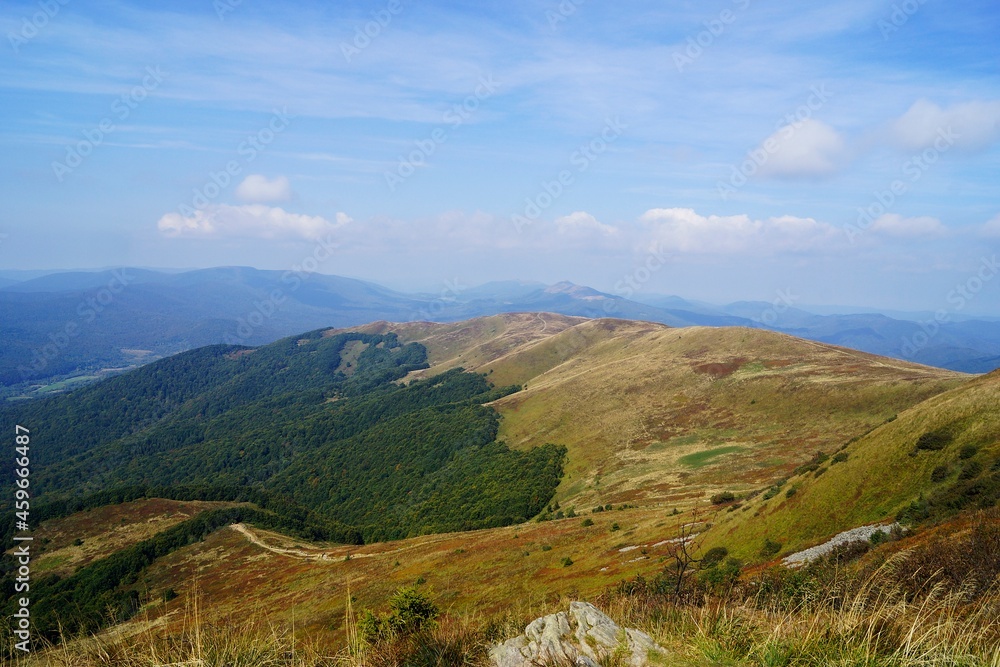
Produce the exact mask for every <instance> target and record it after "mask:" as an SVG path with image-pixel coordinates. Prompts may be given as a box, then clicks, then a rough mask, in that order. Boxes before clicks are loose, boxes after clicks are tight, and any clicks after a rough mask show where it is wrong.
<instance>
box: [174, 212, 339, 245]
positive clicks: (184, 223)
mask: <svg viewBox="0 0 1000 667" xmlns="http://www.w3.org/2000/svg"><path fill="white" fill-rule="evenodd" d="M351 222H353V220H351V218H350V217H349V216H348V215H347V214H346V213H337V218H336V221H335V222H331V221H329V220H327V219H326V218H323V217H321V216H310V215H302V214H299V213H290V212H288V211H286V210H284V209H282V208H278V207H272V206H264V205H262V204H247V205H244V206H230V205H228V204H213V205H210V206H206V207H205V208H202V209H198V210H196V211H194V213H193V214H192V215H186V216H185V215H181V214H180V213H167V214H166V215H164V216H163V217H161V218H160V219H159V221H158V222H157V223H156V226H157V228H158V229H159V230H160V232H161V233H163V234H164V235H165V236H170V237H188V238H259V239H271V240H306V241H314V240H317V239H320V238H322V237H323V236H324V235H326V234H328V233H330V232H332V231H334V230H336V229H339V228H341V227H343V226H345V225H348V224H350V223H351Z"/></svg>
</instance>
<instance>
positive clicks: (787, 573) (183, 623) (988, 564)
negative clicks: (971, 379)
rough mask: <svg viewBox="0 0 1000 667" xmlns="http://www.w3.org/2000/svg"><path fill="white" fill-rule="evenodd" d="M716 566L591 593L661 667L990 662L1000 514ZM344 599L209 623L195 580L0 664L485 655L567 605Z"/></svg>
mask: <svg viewBox="0 0 1000 667" xmlns="http://www.w3.org/2000/svg"><path fill="white" fill-rule="evenodd" d="M728 562H729V561H727V564H728ZM723 571H724V569H723V570H722V571H720V570H713V569H711V568H703V569H701V571H700V573H698V574H697V575H695V576H692V577H690V578H688V579H687V580H685V581H686V584H685V585H684V586H683V587H682V589H681V592H680V593H678V591H677V589H676V587H675V586H674V585H673V581H676V580H675V579H674V580H672V579H671V577H672V576H675V575H674V574H672V572H676V570H671V569H670V568H669V567H667V568H665V569H663V570H661V571H660V572H658V573H655V574H654V575H653V576H651V577H650V578H649V579H645V578H643V577H639V576H636V577H633V578H632V579H625V580H622V581H620V583H619V584H618V585H616V586H614V587H611V588H609V589H607V590H605V592H604V593H602V594H600V595H598V596H596V597H595V598H594V599H593V600H592V601H594V602H595V603H596V604H597V605H598V606H599V607H600V608H602V609H604V610H605V611H606V612H607V613H608V614H609V615H610V616H611V617H612V618H614V619H615V620H616V621H618V622H619V623H620V624H622V625H623V626H625V627H636V628H640V629H642V630H644V631H646V632H647V633H649V634H650V635H652V636H653V638H654V639H656V640H657V641H658V642H659V643H660V644H661V645H663V646H664V647H665V648H667V650H668V652H669V654H668V655H669V657H668V661H667V662H666V664H667V665H676V666H681V667H702V666H706V667H707V666H712V665H724V666H727V667H785V666H788V667H791V666H793V665H794V666H800V665H805V666H813V665H815V666H817V667H819V666H821V665H822V666H827V665H841V666H845V667H847V666H859V667H861V666H864V667H911V666H913V667H916V666H921V667H923V666H934V665H942V666H944V665H956V666H960V667H1000V510H998V509H991V510H987V511H982V512H977V513H975V514H971V515H964V516H962V517H959V518H957V519H956V520H954V521H951V522H948V523H945V524H941V525H938V526H932V527H928V528H927V529H925V530H924V531H923V532H922V533H920V534H918V535H916V536H914V537H908V538H899V539H896V541H893V542H889V543H887V544H881V545H880V546H876V547H873V546H872V544H871V543H870V542H865V543H851V544H848V545H843V547H839V548H838V549H837V550H835V551H834V552H833V553H831V554H830V555H828V556H827V557H825V558H824V559H823V560H822V561H819V562H816V563H813V564H811V565H809V566H808V567H806V568H804V569H802V570H788V569H785V568H784V567H780V566H779V567H773V568H769V569H762V570H761V569H757V570H755V571H753V570H752V571H744V572H743V574H742V576H741V577H739V578H735V572H737V571H738V570H733V572H734V574H733V577H730V578H728V579H727V578H725V577H717V576H705V575H710V574H713V573H714V574H719V573H720V572H723ZM409 590H410V591H417V589H416V588H410V589H409ZM414 595H417V596H418V597H419V598H420V599H425V597H426V595H427V594H426V593H424V592H420V593H414ZM421 596H423V597H421ZM345 597H346V604H345V606H344V608H343V609H344V611H343V613H342V614H340V615H339V616H338V617H335V618H329V617H328V619H329V620H328V621H326V623H325V624H323V625H317V624H316V623H315V619H307V618H303V619H302V620H301V621H293V622H288V621H287V620H283V621H278V620H275V616H274V615H273V613H272V612H270V611H268V609H267V608H266V607H264V606H259V607H258V608H256V609H253V608H245V609H241V610H240V611H239V613H237V614H233V615H230V616H228V617H221V618H220V617H215V616H212V617H211V618H209V616H208V615H206V614H205V613H203V611H202V610H201V608H200V606H201V605H202V604H203V603H202V601H201V596H200V594H199V593H197V591H195V592H192V593H189V594H187V595H186V596H185V598H184V604H183V606H182V607H181V608H179V609H178V610H177V613H176V615H175V617H174V618H173V619H172V620H171V621H170V623H168V622H167V619H166V618H165V617H164V616H157V617H152V616H151V617H145V618H136V619H133V620H132V621H131V622H129V623H127V624H124V625H120V626H117V627H116V628H113V629H112V630H110V631H107V632H104V633H102V634H101V635H99V636H91V637H77V638H64V640H63V641H62V642H61V643H60V644H59V645H58V646H48V647H45V648H44V650H41V651H39V652H37V653H35V654H32V655H31V656H27V657H25V656H17V657H14V658H12V657H11V656H9V655H8V656H5V657H4V658H3V659H2V660H0V664H3V665H8V664H9V665H15V664H16V665H24V666H25V667H27V666H29V665H30V666H38V667H42V666H44V667H98V666H101V667H154V666H156V667H159V666H167V665H171V666H178V667H179V666H181V665H185V666H188V665H189V666H191V667H216V666H218V667H241V666H244V665H246V666H248V667H249V666H251V665H253V666H272V665H273V666H280V667H285V666H287V667H326V666H343V667H362V666H368V667H376V666H382V665H387V666H395V665H398V666H404V665H405V666H409V667H425V666H426V667H430V666H452V665H455V666H458V665H462V666H482V665H486V664H488V663H487V652H488V650H489V647H490V646H491V645H492V644H495V643H498V642H501V641H503V640H505V639H508V638H510V637H513V636H516V635H518V634H520V633H521V632H522V631H523V628H524V626H525V625H527V623H528V622H530V621H531V620H533V619H535V618H537V617H539V616H542V615H545V614H549V613H553V612H555V611H560V610H565V609H566V608H567V606H568V604H569V599H567V598H560V599H556V598H548V599H546V598H538V599H536V600H527V599H520V598H513V599H514V600H516V601H514V602H512V603H511V605H510V606H508V607H506V608H502V609H500V610H499V611H497V612H495V613H491V614H480V613H461V612H446V613H444V614H442V615H440V616H439V617H437V620H436V622H430V623H429V625H420V624H418V625H417V626H411V627H417V628H418V629H417V631H415V632H413V633H412V634H409V635H403V636H399V635H392V634H389V635H379V638H378V639H377V640H376V643H375V644H374V645H370V644H365V643H364V642H363V641H362V640H361V637H363V636H364V634H365V630H364V623H363V622H359V619H360V618H361V617H363V616H365V615H366V614H364V611H365V610H361V609H356V608H355V605H354V603H353V600H354V598H353V597H351V595H350V593H349V592H347V593H346V595H345ZM250 604H251V605H252V604H253V603H250ZM407 608H412V609H418V607H407ZM398 609H402V607H399V608H398ZM426 609H432V611H429V612H427V614H426V615H425V616H424V617H423V618H427V619H433V618H434V616H436V615H437V613H438V611H437V605H436V604H433V603H432V604H430V605H429V606H428V607H426ZM374 611H375V612H377V613H378V614H380V616H382V615H383V614H384V612H385V610H384V608H380V609H375V610H374ZM383 617H384V616H383ZM285 618H286V619H287V617H285ZM303 622H307V623H308V627H309V629H308V630H307V631H303V629H302V628H303ZM0 632H6V633H9V629H7V628H4V629H3V630H0ZM0 642H2V644H0V646H2V648H3V650H7V649H8V647H10V646H11V645H12V641H11V637H10V636H9V635H8V636H2V637H0Z"/></svg>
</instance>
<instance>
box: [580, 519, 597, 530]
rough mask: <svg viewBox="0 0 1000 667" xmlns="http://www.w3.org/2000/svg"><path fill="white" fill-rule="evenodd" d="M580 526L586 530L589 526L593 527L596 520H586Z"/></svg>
mask: <svg viewBox="0 0 1000 667" xmlns="http://www.w3.org/2000/svg"><path fill="white" fill-rule="evenodd" d="M580 525H581V526H583V527H584V528H587V527H589V526H593V525H594V520H593V519H584V520H583V523H581V524H580Z"/></svg>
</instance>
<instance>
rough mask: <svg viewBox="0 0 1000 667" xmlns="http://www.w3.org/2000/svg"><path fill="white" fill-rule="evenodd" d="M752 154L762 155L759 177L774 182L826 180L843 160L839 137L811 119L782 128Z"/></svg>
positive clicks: (842, 146)
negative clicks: (774, 180) (775, 180)
mask: <svg viewBox="0 0 1000 667" xmlns="http://www.w3.org/2000/svg"><path fill="white" fill-rule="evenodd" d="M761 151H763V153H761ZM756 154H757V155H766V157H765V158H764V159H763V164H762V165H761V168H760V173H761V174H762V175H765V176H773V177H776V178H814V177H817V176H829V175H831V174H833V173H835V172H837V171H838V170H839V169H840V168H841V167H842V166H843V165H844V163H845V162H846V159H847V149H846V147H845V145H844V139H843V138H842V137H841V136H840V134H838V133H837V131H836V130H834V129H833V128H832V127H830V126H829V125H827V124H826V123H823V122H821V121H818V120H814V119H812V118H809V119H806V120H804V121H802V122H800V123H795V124H793V125H786V126H785V127H782V128H781V129H779V130H778V131H777V132H775V133H774V134H772V135H771V136H769V137H768V138H767V139H765V140H764V141H763V143H761V145H760V147H758V149H757V151H756Z"/></svg>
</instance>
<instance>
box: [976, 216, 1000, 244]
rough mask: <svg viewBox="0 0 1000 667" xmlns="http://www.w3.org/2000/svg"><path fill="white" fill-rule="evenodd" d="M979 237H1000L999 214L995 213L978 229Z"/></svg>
mask: <svg viewBox="0 0 1000 667" xmlns="http://www.w3.org/2000/svg"><path fill="white" fill-rule="evenodd" d="M979 235H980V236H985V237H988V238H998V237H1000V213H997V214H996V215H995V216H993V217H992V218H991V219H990V220H988V221H986V222H985V223H984V224H983V226H982V227H980V228H979Z"/></svg>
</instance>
